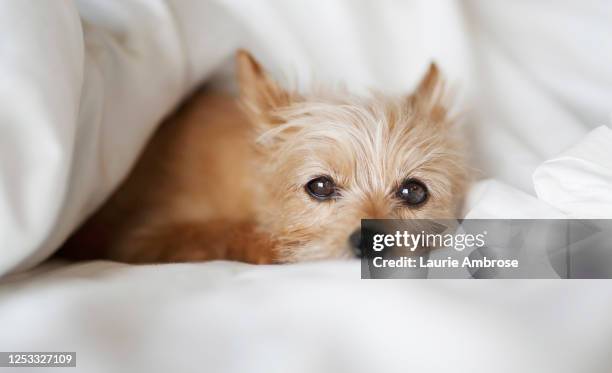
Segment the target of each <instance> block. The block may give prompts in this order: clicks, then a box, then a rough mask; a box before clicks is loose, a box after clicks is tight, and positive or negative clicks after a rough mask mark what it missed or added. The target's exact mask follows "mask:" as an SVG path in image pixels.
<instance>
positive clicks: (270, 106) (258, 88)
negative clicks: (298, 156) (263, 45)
mask: <svg viewBox="0 0 612 373" xmlns="http://www.w3.org/2000/svg"><path fill="white" fill-rule="evenodd" d="M236 70H237V71H236V72H237V75H238V84H239V85H240V100H241V101H242V104H243V105H244V106H245V108H246V110H247V114H248V115H249V116H251V117H252V119H253V120H254V121H255V122H257V124H258V125H265V124H268V125H269V124H277V123H279V118H278V117H276V116H275V115H274V110H275V109H277V108H280V107H284V106H288V105H289V104H290V100H291V97H290V94H289V93H288V92H287V91H285V90H284V89H283V88H281V87H280V86H279V85H278V84H277V83H276V82H275V81H274V80H273V79H272V78H271V77H270V76H269V75H268V74H267V73H266V72H265V71H264V69H263V68H262V67H261V66H260V64H259V63H258V62H257V61H256V60H255V58H253V56H252V55H251V54H250V53H249V52H247V51H245V50H242V49H241V50H239V51H238V52H237V53H236Z"/></svg>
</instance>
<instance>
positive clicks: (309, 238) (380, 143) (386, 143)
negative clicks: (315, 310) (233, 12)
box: [237, 51, 467, 262]
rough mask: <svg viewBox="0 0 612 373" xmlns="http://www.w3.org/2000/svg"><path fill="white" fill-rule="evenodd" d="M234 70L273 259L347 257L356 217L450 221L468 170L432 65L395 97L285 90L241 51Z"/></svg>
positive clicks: (263, 226)
mask: <svg viewBox="0 0 612 373" xmlns="http://www.w3.org/2000/svg"><path fill="white" fill-rule="evenodd" d="M237 68H238V76H239V83H240V96H241V102H242V104H243V106H244V108H245V111H246V113H247V115H248V117H249V118H250V120H251V121H252V122H253V124H254V126H255V128H256V130H257V136H256V140H255V142H256V146H257V150H258V154H259V155H258V158H257V159H256V160H255V162H256V164H255V165H254V167H256V168H257V170H259V171H260V177H259V178H258V179H257V180H254V181H253V185H254V188H256V191H257V195H258V197H259V201H258V206H257V207H258V209H259V213H258V215H259V216H258V219H259V223H260V224H261V229H263V230H265V231H267V232H268V233H269V234H271V235H272V237H274V239H275V240H277V241H278V242H279V243H280V244H279V250H280V256H281V260H283V261H289V262H291V261H301V260H310V259H322V258H338V257H349V256H353V255H354V253H355V248H354V247H353V246H355V245H356V243H357V242H358V240H355V239H354V238H355V234H356V235H357V237H358V233H355V232H358V230H359V227H360V220H361V219H366V218H370V219H378V218H381V219H382V218H387V219H390V218H397V219H411V218H412V219H429V218H432V219H433V218H453V217H457V213H458V208H459V204H460V202H461V200H462V198H463V195H464V189H465V185H466V180H467V172H466V166H465V163H464V157H463V151H462V142H461V141H459V140H458V138H457V137H456V134H455V133H454V132H455V131H453V128H452V126H451V123H450V122H451V121H450V120H449V119H448V117H447V110H446V108H445V107H444V106H443V102H442V98H443V90H442V82H441V78H440V74H439V72H438V69H437V68H436V66H435V65H433V64H432V65H431V66H430V68H429V70H428V72H427V74H426V75H425V77H424V78H423V79H422V81H421V82H420V84H419V85H418V86H417V88H416V90H415V91H414V92H413V93H412V94H410V95H408V96H403V97H388V96H384V95H381V94H372V95H371V96H370V97H358V96H355V95H351V94H349V93H348V92H345V91H344V90H336V91H334V92H331V91H321V92H312V93H310V94H309V95H304V94H299V93H297V92H294V91H288V90H285V89H283V88H281V87H280V86H279V85H278V84H277V83H275V82H274V81H273V80H272V79H271V78H270V76H269V75H268V74H266V73H265V71H264V70H263V69H262V68H261V66H260V65H259V64H258V63H257V62H256V61H255V60H254V59H253V57H251V56H250V55H249V54H248V53H246V52H242V51H241V52H239V53H238V56H237ZM351 236H352V237H353V239H352V240H351Z"/></svg>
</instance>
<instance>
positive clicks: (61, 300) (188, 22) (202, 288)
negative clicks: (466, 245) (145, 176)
mask: <svg viewBox="0 0 612 373" xmlns="http://www.w3.org/2000/svg"><path fill="white" fill-rule="evenodd" d="M610 19H612V4H610V3H607V2H602V1H584V2H579V3H578V2H572V1H557V2H554V3H553V2H549V1H544V0H541V1H515V2H513V3H512V5H511V6H509V5H508V4H507V3H506V2H501V1H466V2H462V3H459V2H451V1H436V2H432V1H426V0H420V1H412V2H393V1H388V2H375V3H374V2H359V3H356V2H354V1H349V0H337V1H326V2H321V3H316V5H315V4H313V3H312V2H308V1H297V0H293V1H282V2H281V1H272V0H268V1H266V0H262V1H258V2H253V1H246V0H242V1H241V0H217V1H212V0H202V1H199V0H166V1H163V0H147V1H136V0H131V1H126V0H105V1H94V0H81V1H76V2H72V1H53V2H52V1H46V2H41V1H37V0H5V1H3V2H1V3H0V276H1V275H2V274H7V273H9V272H13V273H17V272H19V271H21V270H24V269H28V268H32V267H33V266H35V265H37V264H38V263H40V262H41V261H43V260H44V259H45V258H47V257H48V256H49V255H50V254H51V253H52V252H53V251H54V250H55V249H56V248H57V247H58V245H59V244H60V243H61V242H62V241H63V240H64V239H65V238H66V237H67V235H68V234H69V233H70V232H71V230H72V229H74V227H76V226H77V225H78V224H79V223H80V222H81V221H82V220H83V219H84V218H85V217H86V216H87V215H88V214H90V213H91V212H92V211H93V210H94V209H95V208H96V207H97V206H99V204H100V203H101V202H102V201H103V200H104V198H105V197H106V196H108V194H109V193H110V192H111V191H112V189H113V188H114V187H115V186H116V185H117V184H118V183H119V182H120V180H121V178H122V177H124V175H125V174H126V173H127V172H128V170H129V168H130V166H131V165H132V163H133V161H134V159H135V158H136V156H137V154H138V152H139V150H140V149H141V148H142V146H143V144H144V143H145V142H146V140H147V137H148V136H149V135H150V133H151V132H152V130H153V129H154V126H155V125H156V124H157V123H158V122H159V121H160V120H161V119H162V118H163V116H164V115H166V114H167V113H169V112H170V111H171V110H172V109H173V108H174V106H175V105H176V104H177V103H178V102H179V101H180V100H181V98H183V97H184V96H185V95H186V94H187V93H188V92H189V91H190V90H191V89H193V88H194V87H196V86H197V85H198V84H199V83H200V82H202V81H210V82H211V84H213V85H219V86H223V87H225V86H228V85H229V83H228V82H229V81H230V80H231V77H230V75H229V73H228V72H229V71H231V64H230V63H229V62H230V61H231V56H232V53H233V51H234V50H235V49H236V48H237V47H247V48H249V49H251V50H252V51H253V52H254V54H255V55H256V56H257V57H258V58H259V59H261V60H262V62H263V64H264V65H265V66H267V67H268V68H269V69H270V70H271V71H272V72H273V73H274V74H275V75H276V76H281V75H283V74H285V75H286V76H287V77H288V80H297V81H298V82H297V84H298V86H300V87H306V86H307V85H308V84H309V83H310V82H311V81H312V80H321V81H330V80H332V81H345V82H346V83H347V84H348V85H349V86H350V87H351V88H353V89H355V90H358V91H361V90H365V89H366V88H367V87H374V88H378V89H382V90H385V91H391V92H406V91H408V90H410V88H411V87H412V85H413V84H414V83H415V81H416V79H417V78H418V77H419V76H420V74H421V73H422V70H423V69H424V67H425V66H426V64H427V63H428V61H429V60H430V59H432V58H435V59H436V60H437V62H438V63H439V65H440V66H441V67H442V69H443V70H444V71H445V73H446V74H447V76H448V77H449V80H450V81H451V82H453V83H456V86H457V89H458V92H459V97H458V102H459V103H460V104H461V105H460V106H461V107H462V108H465V109H467V113H466V115H465V117H466V123H465V130H466V132H467V133H469V134H470V135H471V137H472V139H473V141H474V144H475V145H474V159H475V164H476V166H477V168H478V169H479V170H481V172H480V176H481V177H482V178H483V179H486V180H485V181H482V182H480V183H478V184H476V185H475V187H474V188H473V190H472V193H471V195H470V198H469V201H468V206H467V210H466V213H467V214H468V217H524V218H532V217H568V216H569V217H609V216H610V215H612V200H611V199H610V190H612V177H611V172H610V169H611V167H612V166H611V165H612V158H611V154H610V149H611V148H612V135H610V129H609V128H607V127H605V126H604V127H599V126H601V125H606V124H608V125H609V124H610V114H611V112H612V107H611V103H612V89H610V87H612V65H611V64H610V63H609V61H611V60H612V44H611V43H610V42H609V40H608V39H609V35H611V34H612V23H611V22H610ZM597 127H599V128H597ZM595 128H597V129H596V130H595V131H594V132H591V134H590V135H588V134H589V132H590V131H592V130H593V129H595ZM534 172H535V173H534ZM358 277H359V268H358V265H357V264H356V263H318V264H303V265H293V266H283V267H253V266H248V265H242V264H236V263H224V262H216V263H204V264H191V265H164V266H145V267H132V266H125V265H120V264H111V263H104V262H96V263H89V264H80V265H73V266H65V265H64V264H62V263H55V264H47V265H45V266H43V267H42V268H37V269H34V270H32V272H26V273H22V274H13V275H11V276H10V277H8V278H5V279H4V280H2V282H1V283H0V350H2V351H9V350H13V351H16V350H26V351H34V350H40V351H53V350H74V351H77V355H78V358H77V360H78V366H79V368H82V370H83V371H87V372H98V371H99V372H107V371H126V372H128V371H129V372H135V371H147V372H152V371H159V372H166V371H169V370H179V371H181V370H183V371H213V372H215V371H228V372H245V371H249V372H250V371H266V372H270V371H279V372H281V371H282V372H286V371H291V372H300V371H304V372H312V371H352V372H360V371H363V372H366V371H379V370H380V371H402V372H403V371H408V370H411V369H412V370H417V371H423V370H427V371H449V370H450V369H453V370H454V371H470V372H478V371H483V372H484V371H487V372H489V371H492V370H493V371H508V372H510V371H513V372H516V371H538V372H545V371H550V372H553V371H554V372H565V371H567V372H575V371H585V372H586V371H594V372H596V371H601V372H604V371H608V368H609V366H610V364H611V363H612V361H611V360H610V358H609V353H608V351H609V345H610V338H612V323H611V322H610V321H609V320H608V319H609V316H608V315H609V314H610V311H612V304H611V303H612V301H611V300H610V299H611V298H610V297H608V296H606V294H609V293H610V290H612V289H610V285H608V284H607V282H571V283H570V282H562V281H557V282H550V281H544V282H543V281H531V282H497V281H491V282H487V283H478V284H469V285H468V284H466V283H464V282H461V283H453V282H435V281H429V282H427V283H424V282H419V281H413V282H401V281H393V282H391V281H371V282H364V281H359V280H357V278H358ZM587 316H588V317H587Z"/></svg>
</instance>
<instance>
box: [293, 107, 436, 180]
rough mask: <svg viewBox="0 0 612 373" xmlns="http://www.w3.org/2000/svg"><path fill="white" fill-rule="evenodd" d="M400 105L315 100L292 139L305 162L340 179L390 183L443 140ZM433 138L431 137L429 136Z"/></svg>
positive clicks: (414, 165) (406, 171) (295, 148)
mask: <svg viewBox="0 0 612 373" xmlns="http://www.w3.org/2000/svg"><path fill="white" fill-rule="evenodd" d="M401 110H402V108H401V107H400V105H389V104H386V105H383V104H380V105H328V106H324V105H316V106H314V107H313V108H312V110H311V111H310V112H309V115H308V116H307V117H306V118H302V121H307V123H302V124H303V125H302V126H301V130H300V131H299V132H298V133H296V138H295V139H294V141H293V144H292V145H291V148H292V149H294V150H295V151H300V150H303V152H300V153H302V154H306V156H305V157H304V162H303V165H304V167H311V168H312V169H313V170H312V171H311V172H314V170H315V169H317V170H319V171H318V173H331V174H332V176H335V177H336V178H338V179H339V180H338V181H340V182H344V183H348V182H351V181H352V182H357V183H360V184H363V185H364V186H365V185H370V186H372V184H380V183H381V182H382V183H384V184H389V183H393V182H397V180H398V179H400V178H402V177H405V176H406V174H407V173H409V172H410V171H411V169H413V168H415V167H417V166H418V165H419V164H420V163H422V161H423V160H424V159H425V158H426V157H427V154H428V153H431V152H432V151H435V149H432V148H435V147H436V146H442V145H443V144H441V143H440V144H438V143H439V142H436V141H435V136H434V135H435V134H434V133H433V131H432V130H431V129H428V127H427V123H421V122H419V118H417V117H415V116H411V115H410V113H406V112H402V111H401ZM432 139H433V140H434V141H432Z"/></svg>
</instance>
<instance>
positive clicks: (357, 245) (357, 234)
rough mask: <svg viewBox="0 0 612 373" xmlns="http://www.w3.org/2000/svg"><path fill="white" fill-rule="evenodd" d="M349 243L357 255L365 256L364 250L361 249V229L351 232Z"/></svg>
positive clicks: (359, 256)
mask: <svg viewBox="0 0 612 373" xmlns="http://www.w3.org/2000/svg"><path fill="white" fill-rule="evenodd" d="M349 245H350V246H351V249H352V250H353V253H354V254H355V256H356V257H358V258H361V257H363V251H362V250H361V229H356V230H355V231H354V232H353V233H351V235H350V236H349Z"/></svg>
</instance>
